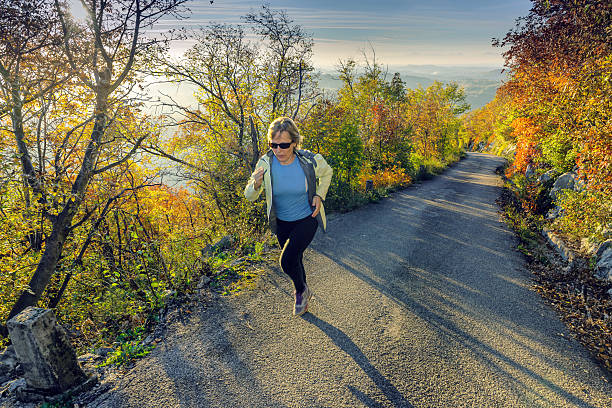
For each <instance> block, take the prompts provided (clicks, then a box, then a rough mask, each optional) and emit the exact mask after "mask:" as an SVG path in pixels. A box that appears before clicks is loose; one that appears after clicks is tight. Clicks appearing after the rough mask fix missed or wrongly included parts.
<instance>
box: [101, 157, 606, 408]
mask: <svg viewBox="0 0 612 408" xmlns="http://www.w3.org/2000/svg"><path fill="white" fill-rule="evenodd" d="M501 162H502V160H501V159H500V158H497V157H494V156H489V155H484V154H476V153H472V154H470V155H469V157H468V158H467V159H466V160H463V161H462V162H460V163H458V164H456V165H455V166H453V167H452V168H450V169H448V170H447V171H446V172H445V173H444V174H443V175H441V176H439V177H437V178H436V179H434V180H431V181H428V182H425V183H423V184H421V185H416V186H412V187H410V188H408V189H406V190H404V191H402V192H399V193H396V194H394V195H393V196H392V197H391V198H388V199H386V200H383V201H382V202H381V203H379V204H372V205H369V206H367V207H365V208H362V209H359V210H357V211H353V212H351V213H348V214H343V215H338V216H336V217H335V218H333V219H331V220H330V222H329V232H328V234H321V233H317V237H316V238H315V241H314V242H313V245H312V246H311V249H309V250H308V251H307V253H306V267H307V270H308V278H309V284H310V285H311V287H312V289H313V291H314V293H315V299H314V303H313V305H312V307H311V312H312V313H309V314H306V315H305V316H304V317H303V318H297V319H295V318H292V317H291V316H290V313H291V302H292V287H291V285H290V281H289V279H288V278H286V277H285V276H283V275H282V273H281V272H279V270H278V268H271V270H270V272H269V273H267V274H265V275H264V277H263V278H262V279H261V280H260V282H259V288H258V289H257V290H254V291H249V292H247V293H244V294H242V295H240V296H237V297H232V298H217V299H215V300H214V301H213V302H211V303H210V304H209V305H208V306H207V307H201V308H199V309H198V310H194V312H193V313H192V314H190V315H188V317H186V318H184V319H182V320H180V319H179V320H176V321H175V322H173V323H172V324H171V326H170V328H169V330H168V332H167V333H166V337H165V339H164V341H163V343H161V344H160V345H159V346H158V348H157V349H156V350H155V351H154V352H153V353H152V354H151V355H150V356H148V357H147V358H145V359H143V360H141V361H139V362H138V363H137V365H136V367H135V368H134V369H132V370H131V371H130V373H129V374H127V375H126V376H125V377H124V378H123V379H122V380H120V381H119V382H118V383H117V384H116V387H115V388H114V389H113V390H111V391H110V392H109V393H107V394H105V395H103V396H102V397H100V398H98V400H96V401H94V402H92V403H91V404H89V406H91V407H530V408H531V407H555V408H559V407H602V408H603V407H606V408H609V407H611V406H612V385H611V384H610V383H609V381H610V379H609V377H608V376H606V374H605V373H604V372H603V370H602V369H600V368H599V366H598V365H597V364H596V363H594V361H593V360H592V359H591V358H590V357H589V355H588V353H587V352H586V350H585V349H584V348H583V347H582V346H581V345H580V344H579V343H578V342H576V341H575V340H573V339H572V338H571V336H570V334H569V333H568V331H567V329H566V328H565V327H564V326H563V324H562V323H561V322H560V321H559V319H558V317H557V316H556V315H555V313H554V312H553V311H552V309H551V308H549V307H548V306H547V305H546V304H545V303H544V302H543V301H542V300H541V298H540V296H539V295H538V294H537V293H535V292H534V291H531V290H530V289H529V286H530V282H529V275H528V272H527V271H526V268H525V265H524V261H523V259H522V256H521V255H520V254H519V253H518V252H516V251H514V249H513V248H514V246H515V242H514V237H513V235H512V233H511V232H510V231H509V230H508V228H507V227H506V226H505V225H504V224H503V223H502V222H501V221H500V220H499V216H498V214H497V208H496V205H495V203H494V201H495V199H496V197H497V196H498V194H499V188H500V187H499V186H500V181H499V178H498V177H497V176H496V175H495V174H494V169H495V168H496V167H497V166H498V165H500V164H501Z"/></svg>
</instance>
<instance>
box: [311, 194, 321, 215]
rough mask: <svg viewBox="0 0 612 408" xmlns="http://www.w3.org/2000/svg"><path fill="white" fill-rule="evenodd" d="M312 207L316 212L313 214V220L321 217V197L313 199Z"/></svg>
mask: <svg viewBox="0 0 612 408" xmlns="http://www.w3.org/2000/svg"><path fill="white" fill-rule="evenodd" d="M312 206H313V207H314V208H315V210H314V211H313V212H312V218H314V217H316V216H317V215H319V211H321V197H319V196H318V195H316V196H314V197H313V198H312Z"/></svg>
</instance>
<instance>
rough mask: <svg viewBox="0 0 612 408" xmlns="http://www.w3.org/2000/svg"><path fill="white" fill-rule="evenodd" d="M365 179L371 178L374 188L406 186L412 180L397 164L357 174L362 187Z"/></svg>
mask: <svg viewBox="0 0 612 408" xmlns="http://www.w3.org/2000/svg"><path fill="white" fill-rule="evenodd" d="M366 180H372V181H373V183H374V188H381V187H402V186H407V185H408V184H410V183H411V182H412V179H411V178H410V176H409V175H408V174H406V171H405V170H404V169H403V168H401V167H397V166H393V167H391V168H388V169H385V170H381V171H377V172H374V173H372V172H370V171H364V172H362V173H361V175H360V176H359V182H360V184H361V186H362V187H363V188H364V189H365V185H366Z"/></svg>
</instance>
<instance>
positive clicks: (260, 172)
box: [253, 167, 266, 190]
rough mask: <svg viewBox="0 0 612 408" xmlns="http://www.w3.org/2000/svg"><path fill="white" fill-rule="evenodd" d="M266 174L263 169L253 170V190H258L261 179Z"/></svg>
mask: <svg viewBox="0 0 612 408" xmlns="http://www.w3.org/2000/svg"><path fill="white" fill-rule="evenodd" d="M265 172H266V170H265V169H264V168H263V167H260V168H258V169H257V170H255V172H254V173H253V179H254V180H255V185H254V187H255V190H259V187H261V183H262V182H263V177H264V173H265Z"/></svg>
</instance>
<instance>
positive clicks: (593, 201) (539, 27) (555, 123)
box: [464, 0, 612, 241]
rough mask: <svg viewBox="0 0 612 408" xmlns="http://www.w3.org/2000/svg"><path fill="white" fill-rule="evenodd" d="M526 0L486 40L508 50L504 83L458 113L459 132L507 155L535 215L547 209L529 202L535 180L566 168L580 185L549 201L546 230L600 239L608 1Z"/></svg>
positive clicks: (609, 94)
mask: <svg viewBox="0 0 612 408" xmlns="http://www.w3.org/2000/svg"><path fill="white" fill-rule="evenodd" d="M532 2H533V6H532V9H531V11H530V12H529V14H528V15H527V16H526V17H524V18H522V19H519V20H518V25H517V27H516V28H515V29H513V30H512V31H510V32H508V34H507V35H506V36H505V37H504V38H503V39H502V40H498V41H496V42H495V44H496V45H498V46H502V47H506V48H507V51H506V52H505V54H504V56H505V58H506V67H507V69H508V70H509V79H508V81H507V82H506V83H505V84H504V85H503V86H502V87H501V88H500V89H499V91H498V94H497V97H496V99H495V100H494V101H492V102H491V103H489V104H488V105H486V106H485V107H483V108H481V109H479V110H477V111H474V112H471V113H470V114H469V115H467V117H466V122H465V123H466V124H465V136H464V137H465V138H466V139H467V140H472V141H473V145H478V144H480V143H482V145H481V147H484V146H489V147H490V149H491V150H493V151H495V152H497V153H500V152H502V151H504V150H505V152H506V153H512V155H511V159H512V161H511V166H510V168H509V169H508V172H507V175H508V176H512V177H513V178H514V181H515V184H516V185H517V186H519V187H520V190H521V191H519V196H520V198H521V200H522V201H523V207H524V208H525V209H527V210H529V211H531V212H534V213H535V214H536V215H537V214H538V213H539V214H540V215H543V214H542V212H545V211H546V210H547V209H548V208H549V207H548V206H545V205H544V206H543V205H539V204H541V203H538V202H537V201H538V200H539V199H541V191H542V188H541V186H540V185H538V182H537V179H538V176H540V175H542V174H543V173H545V172H549V174H552V175H555V174H556V175H559V174H561V173H564V172H572V171H573V172H575V173H576V175H577V177H578V179H579V180H580V182H579V184H580V185H581V186H583V188H578V189H575V191H571V190H568V191H567V192H566V194H562V195H559V197H558V198H557V199H556V201H555V202H554V203H553V204H556V205H558V206H559V207H560V208H562V209H563V214H564V215H563V217H559V218H558V219H557V220H555V221H554V223H553V225H552V227H553V228H555V229H557V230H559V231H561V232H563V233H566V234H568V235H569V236H572V237H574V238H582V237H586V238H591V239H594V240H596V241H597V240H599V241H601V240H602V239H603V234H602V232H603V231H604V230H605V229H606V228H607V229H610V227H611V225H612V210H611V209H612V119H611V118H612V42H611V41H610V38H611V33H610V27H611V26H612V3H610V2H609V1H603V0H601V1H600V0H577V1H571V2H568V1H561V0H546V1H544V0H533V1H532ZM514 148H515V151H514ZM528 168H529V171H528ZM532 171H533V176H532V177H529V178H527V177H525V173H526V172H528V173H531V172H532Z"/></svg>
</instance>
